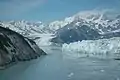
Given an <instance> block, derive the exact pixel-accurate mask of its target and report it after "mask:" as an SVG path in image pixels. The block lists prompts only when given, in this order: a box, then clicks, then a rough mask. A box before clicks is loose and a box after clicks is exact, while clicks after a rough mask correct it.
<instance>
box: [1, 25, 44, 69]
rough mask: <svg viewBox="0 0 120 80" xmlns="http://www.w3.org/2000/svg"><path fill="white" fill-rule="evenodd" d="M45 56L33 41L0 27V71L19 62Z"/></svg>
mask: <svg viewBox="0 0 120 80" xmlns="http://www.w3.org/2000/svg"><path fill="white" fill-rule="evenodd" d="M45 54H46V53H45V52H44V51H43V50H42V49H40V48H39V47H38V46H37V45H36V43H35V42H34V41H32V40H30V39H28V38H25V37H23V36H22V35H20V34H18V33H16V32H14V31H12V30H10V29H6V28H3V27H1V26H0V69H4V68H6V67H9V66H10V65H11V64H13V63H17V62H19V61H29V60H31V59H36V58H37V57H39V56H41V55H45Z"/></svg>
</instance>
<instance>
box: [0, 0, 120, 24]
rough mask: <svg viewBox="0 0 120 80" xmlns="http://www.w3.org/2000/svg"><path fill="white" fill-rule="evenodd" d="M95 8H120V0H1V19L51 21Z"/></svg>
mask: <svg viewBox="0 0 120 80" xmlns="http://www.w3.org/2000/svg"><path fill="white" fill-rule="evenodd" d="M93 9H115V10H117V9H118V10H119V9H120V0H0V20H33V21H38V20H40V21H43V22H50V21H54V20H60V19H63V18H65V17H67V16H71V15H73V14H75V13H78V12H80V11H86V10H93Z"/></svg>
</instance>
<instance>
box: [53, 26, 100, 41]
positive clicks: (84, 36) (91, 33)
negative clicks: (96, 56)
mask: <svg viewBox="0 0 120 80" xmlns="http://www.w3.org/2000/svg"><path fill="white" fill-rule="evenodd" d="M99 36H100V34H99V33H98V32H97V31H95V30H93V29H91V28H90V27H88V26H86V25H83V26H81V27H79V26H73V25H69V26H66V27H64V28H61V29H59V30H58V31H57V33H56V37H55V38H53V39H52V40H51V41H52V42H55V43H70V42H75V41H82V40H95V39H97V38H98V37H99Z"/></svg>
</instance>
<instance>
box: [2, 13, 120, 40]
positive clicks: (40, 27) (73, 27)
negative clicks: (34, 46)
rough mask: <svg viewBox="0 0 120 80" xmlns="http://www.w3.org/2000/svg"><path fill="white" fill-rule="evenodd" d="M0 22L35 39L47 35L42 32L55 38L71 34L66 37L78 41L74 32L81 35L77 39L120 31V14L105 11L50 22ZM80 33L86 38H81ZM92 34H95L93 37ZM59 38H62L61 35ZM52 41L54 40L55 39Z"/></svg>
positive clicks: (94, 37) (80, 14) (93, 37)
mask: <svg viewBox="0 0 120 80" xmlns="http://www.w3.org/2000/svg"><path fill="white" fill-rule="evenodd" d="M0 24H1V25H2V26H4V27H7V28H10V29H12V30H14V31H16V32H18V33H20V34H22V35H23V36H25V37H29V38H31V39H34V40H36V39H40V38H41V37H45V36H40V35H41V34H48V35H49V34H51V35H52V37H50V38H49V39H51V38H53V35H55V36H56V37H55V38H58V37H59V36H61V35H62V37H63V36H64V35H65V34H69V35H66V36H64V37H67V40H68V39H69V40H70V39H73V40H71V41H76V40H74V39H75V38H74V36H76V35H73V34H77V35H79V36H76V37H79V38H78V39H77V40H79V39H80V40H83V39H85V40H87V39H88V38H89V39H96V38H98V36H99V35H102V36H103V35H105V37H106V36H108V35H112V36H113V37H114V34H115V33H116V32H117V34H118V33H119V31H120V15H116V14H114V15H113V14H110V13H108V12H105V11H84V12H79V13H78V14H75V15H73V16H71V17H67V18H65V19H64V20H61V21H53V22H51V23H48V24H44V23H42V22H29V21H10V22H0ZM86 29H87V30H86ZM66 32H67V33H66ZM51 35H50V36H51ZM80 35H81V36H82V37H84V38H80V37H81V36H80ZM91 35H93V36H92V37H91ZM96 35H97V36H96ZM115 35H116V34H115ZM118 35H119V34H118ZM102 36H100V37H102ZM64 37H63V38H64ZM72 37H73V38H72ZM117 37H118V36H117ZM106 38H107V37H106ZM45 39H46V38H45ZM57 40H58V41H59V40H61V37H60V39H57ZM47 41H49V40H47ZM52 41H53V42H54V40H52Z"/></svg>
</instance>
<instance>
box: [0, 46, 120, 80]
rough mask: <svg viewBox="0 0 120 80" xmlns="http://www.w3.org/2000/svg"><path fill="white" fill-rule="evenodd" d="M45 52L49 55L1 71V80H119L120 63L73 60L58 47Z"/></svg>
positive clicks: (105, 60)
mask: <svg viewBox="0 0 120 80" xmlns="http://www.w3.org/2000/svg"><path fill="white" fill-rule="evenodd" d="M45 49H46V51H47V53H48V55H46V56H43V57H40V58H38V59H36V60H32V61H29V62H20V63H18V64H17V65H14V66H12V67H10V68H8V69H6V70H1V71H0V80H120V61H119V60H113V59H100V58H90V57H81V58H71V57H67V56H66V55H65V54H67V53H64V52H62V51H61V49H60V48H59V47H57V48H55V47H54V48H53V47H46V48H45ZM47 49H48V50H47Z"/></svg>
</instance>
